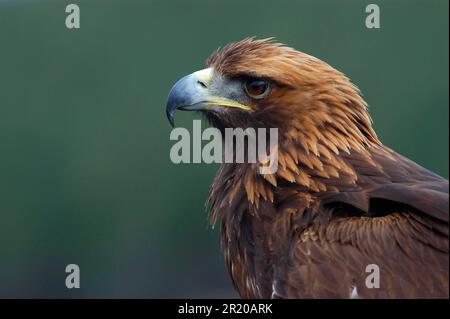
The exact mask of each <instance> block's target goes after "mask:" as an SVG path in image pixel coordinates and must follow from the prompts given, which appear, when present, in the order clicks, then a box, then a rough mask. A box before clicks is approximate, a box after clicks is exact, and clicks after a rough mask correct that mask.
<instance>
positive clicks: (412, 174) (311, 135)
mask: <svg viewBox="0 0 450 319" xmlns="http://www.w3.org/2000/svg"><path fill="white" fill-rule="evenodd" d="M206 68H207V70H209V71H208V72H207V73H204V74H208V77H207V78H206V80H204V79H203V78H202V79H199V80H198V81H197V83H200V84H201V86H202V90H206V91H205V92H207V94H208V96H220V98H226V99H227V101H229V100H232V101H233V103H235V104H233V105H238V106H239V105H245V106H246V107H245V108H244V107H233V108H231V107H214V108H205V109H202V110H201V111H202V112H203V113H204V114H205V116H206V118H207V119H208V120H209V121H210V123H211V125H213V126H214V127H217V128H218V129H220V130H222V131H223V130H224V129H225V128H238V127H242V128H260V127H265V128H277V129H278V131H279V143H278V164H279V165H278V170H277V171H276V172H275V173H273V174H267V175H263V174H259V173H258V165H255V164H251V163H228V164H222V165H221V167H220V169H219V171H218V173H217V176H216V177H215V179H214V182H213V185H212V187H211V191H210V196H209V206H210V210H211V222H212V223H215V222H216V220H219V221H220V223H221V232H222V246H223V250H224V255H225V259H226V263H227V267H228V271H229V273H230V275H231V278H232V281H233V283H234V286H235V287H236V289H237V290H238V292H239V294H240V296H241V297H243V298H349V297H358V298H448V295H449V290H448V271H449V255H448V251H449V246H448V236H449V228H448V226H449V224H448V223H449V219H448V217H449V207H448V181H447V180H445V179H443V178H442V177H440V176H438V175H436V174H434V173H432V172H430V171H428V170H426V169H425V168H423V167H421V166H419V165H417V164H416V163H414V162H413V161H411V160H409V159H407V158H405V157H403V156H401V155H399V154H397V153H396V152H394V151H393V150H391V149H389V148H387V147H386V146H384V145H383V144H382V143H381V142H380V141H379V139H378V138H377V136H376V134H375V132H374V130H373V128H372V121H371V118H370V116H369V114H368V112H367V104H366V102H365V101H364V100H363V99H362V98H361V96H360V94H359V90H358V88H357V87H356V86H355V85H353V84H352V83H351V82H350V80H349V79H348V78H347V77H346V76H345V75H344V74H343V73H341V72H339V71H337V70H335V69H334V68H332V67H331V66H329V65H328V64H326V63H325V62H323V61H321V60H319V59H317V58H315V57H312V56H310V55H307V54H304V53H301V52H298V51H296V50H294V49H292V48H289V47H286V46H284V45H281V44H278V43H274V42H272V41H271V40H253V39H245V40H243V41H240V42H237V43H233V44H229V45H227V46H225V47H224V48H222V49H220V50H218V51H217V52H215V53H213V54H212V56H211V57H210V58H209V59H208V60H207V63H206ZM202 74H203V73H202ZM242 88H244V89H242ZM241 89H242V90H241ZM240 90H241V91H240ZM185 92H188V91H186V90H185V91H183V92H182V93H179V92H178V91H177V92H175V93H173V94H178V95H177V96H175V97H172V100H171V101H169V103H168V115H169V116H173V111H174V109H175V108H180V107H179V106H178V105H175V106H174V105H173V104H174V103H175V102H173V101H180V100H183V99H186V98H187V97H186V96H179V95H180V94H186V93H185ZM261 92H262V93H261ZM253 93H261V94H258V95H256V94H253ZM171 94H172V93H171ZM205 94H206V93H205ZM169 106H170V107H169ZM185 109H186V108H185ZM374 265H375V266H376V267H378V268H379V285H378V287H374V286H373V285H372V286H371V285H368V284H367V278H368V275H369V273H368V272H367V269H372V268H371V267H374Z"/></svg>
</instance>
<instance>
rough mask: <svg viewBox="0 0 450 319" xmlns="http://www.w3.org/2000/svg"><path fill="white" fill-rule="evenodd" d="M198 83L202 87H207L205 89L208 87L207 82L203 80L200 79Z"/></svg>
mask: <svg viewBox="0 0 450 319" xmlns="http://www.w3.org/2000/svg"><path fill="white" fill-rule="evenodd" d="M197 83H198V84H200V86H201V87H202V88H205V89H206V88H207V86H206V84H205V83H203V82H202V81H200V80H198V81H197Z"/></svg>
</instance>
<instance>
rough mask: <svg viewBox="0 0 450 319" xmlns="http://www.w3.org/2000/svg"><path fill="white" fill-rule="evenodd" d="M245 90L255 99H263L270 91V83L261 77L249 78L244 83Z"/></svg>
mask: <svg viewBox="0 0 450 319" xmlns="http://www.w3.org/2000/svg"><path fill="white" fill-rule="evenodd" d="M244 88H245V92H246V93H247V94H248V96H250V97H251V98H253V99H262V98H264V97H266V96H267V94H268V93H269V83H268V82H267V81H265V80H260V79H248V80H247V81H245V84H244Z"/></svg>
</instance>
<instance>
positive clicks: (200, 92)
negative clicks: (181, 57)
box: [166, 68, 251, 127]
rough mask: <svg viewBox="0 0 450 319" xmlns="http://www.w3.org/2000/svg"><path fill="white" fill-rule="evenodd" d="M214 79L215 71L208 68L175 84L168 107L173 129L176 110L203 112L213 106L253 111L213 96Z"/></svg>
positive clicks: (168, 115)
mask: <svg viewBox="0 0 450 319" xmlns="http://www.w3.org/2000/svg"><path fill="white" fill-rule="evenodd" d="M212 78H213V69H212V68H208V69H204V70H200V71H197V72H194V73H192V74H189V75H187V76H185V77H183V78H181V79H180V80H178V82H177V83H175V85H174V86H173V87H172V89H171V90H170V93H169V96H168V98H167V105H166V114H167V119H168V120H169V123H170V125H172V127H173V125H174V117H175V111H176V110H183V111H202V110H208V108H210V107H212V106H218V107H227V108H238V109H242V110H251V108H250V107H249V106H247V105H243V104H240V103H238V102H236V101H233V100H230V99H228V98H225V97H221V96H216V95H213V94H211V92H210V88H211V82H212Z"/></svg>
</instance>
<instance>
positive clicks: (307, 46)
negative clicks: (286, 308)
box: [0, 0, 449, 298]
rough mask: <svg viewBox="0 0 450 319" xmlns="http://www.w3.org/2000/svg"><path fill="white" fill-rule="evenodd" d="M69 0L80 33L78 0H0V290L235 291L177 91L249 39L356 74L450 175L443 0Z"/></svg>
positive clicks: (205, 175)
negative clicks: (370, 17) (171, 113)
mask: <svg viewBox="0 0 450 319" xmlns="http://www.w3.org/2000/svg"><path fill="white" fill-rule="evenodd" d="M73 2H74V3H77V4H78V5H79V6H80V9H81V29H79V30H68V29H67V28H66V27H65V18H66V15H67V14H66V13H65V7H66V5H67V4H69V3H71V2H70V1H63V0H58V1H56V0H55V1H44V0H42V1H38V0H36V1H31V0H28V1H26V0H14V1H13V0H10V1H6V0H0V41H1V42H0V216H1V220H0V297H63V298H66V297H236V296H237V295H236V294H235V293H234V291H233V289H232V287H231V284H230V282H229V280H228V276H227V274H226V270H225V265H224V263H223V260H222V256H221V253H220V244H219V229H218V228H219V227H217V228H216V229H215V230H211V229H210V228H209V227H208V222H207V212H206V211H205V208H204V202H205V199H206V196H207V192H208V188H209V185H210V183H211V181H212V178H213V176H214V173H215V171H216V169H217V166H216V165H206V164H191V165H186V164H185V165H175V164H172V163H171V161H170V159H169V150H170V147H171V145H173V143H172V142H171V141H170V140H169V133H170V127H169V124H168V123H167V120H166V117H165V99H166V96H167V93H168V91H169V89H170V87H171V86H172V84H173V83H174V82H175V81H176V80H177V79H178V78H179V77H181V76H183V75H185V74H188V73H191V72H192V71H195V70H198V69H200V68H202V66H203V63H204V60H205V59H206V58H207V56H208V55H209V54H210V53H211V52H212V51H213V50H215V49H216V48H218V47H219V46H222V45H224V44H226V43H228V42H230V41H236V40H239V39H242V38H243V37H247V36H257V37H259V38H262V37H270V36H275V37H276V38H277V39H278V40H279V41H281V42H284V43H286V44H288V45H290V46H292V47H294V48H296V49H298V50H301V51H304V52H307V53H309V54H312V55H314V56H316V57H318V58H321V59H323V60H325V61H327V62H328V63H330V64H331V65H333V66H335V67H336V68H338V69H340V70H341V71H343V72H344V73H346V74H347V75H348V76H349V77H350V78H351V79H352V80H353V82H354V83H356V84H357V85H358V86H359V87H360V88H361V90H362V92H363V95H364V97H365V98H366V100H367V101H368V102H369V105H370V110H371V114H372V116H373V118H374V121H375V128H376V130H377V132H378V134H379V136H380V138H381V140H382V141H383V142H384V143H385V144H387V145H388V146H390V147H392V148H394V149H396V150H397V151H398V152H400V153H402V154H404V155H406V156H408V157H410V158H412V159H413V160H415V161H417V162H418V163H420V164H421V165H423V166H425V167H427V168H429V169H431V170H433V171H435V172H437V173H439V174H440V175H442V176H444V177H448V110H449V109H448V102H449V101H448V84H449V83H448V53H449V51H448V1H446V0H434V1H430V0H423V1H411V0H404V1H356V0H354V1H349V0H344V1H334V0H333V1H331V0H329V1H317V0H314V1H312V0H311V1H294V0H290V1H289V0H284V1H263V0H249V1H238V0H227V1H225V0H223V1H206V0H204V1H202V0H194V1H184V0H177V1H167V0H149V1H139V0H123V1H113V0H109V1H106V0H103V1H102V0H89V1H81V0H80V1H73ZM372 2H375V3H377V4H378V5H379V6H380V8H381V29H378V30H375V29H372V30H369V29H367V28H366V27H365V24H364V21H365V17H366V13H365V6H366V5H367V4H369V3H372ZM193 118H199V116H194V114H192V113H179V114H177V119H176V120H177V125H178V126H184V127H188V128H191V127H192V119H193ZM69 263H76V264H78V265H80V267H81V289H72V290H68V289H67V288H66V287H65V284H64V282H65V277H66V273H65V266H66V265H67V264H69Z"/></svg>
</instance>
